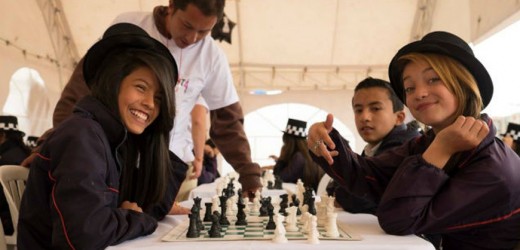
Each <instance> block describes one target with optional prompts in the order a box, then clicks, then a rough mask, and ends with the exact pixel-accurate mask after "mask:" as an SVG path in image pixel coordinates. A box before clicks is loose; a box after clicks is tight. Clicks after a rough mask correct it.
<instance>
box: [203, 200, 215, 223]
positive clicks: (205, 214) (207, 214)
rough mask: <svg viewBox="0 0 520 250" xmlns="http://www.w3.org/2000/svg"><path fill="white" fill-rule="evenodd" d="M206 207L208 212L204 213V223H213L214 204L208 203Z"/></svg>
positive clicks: (205, 204)
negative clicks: (212, 208) (212, 210)
mask: <svg viewBox="0 0 520 250" xmlns="http://www.w3.org/2000/svg"><path fill="white" fill-rule="evenodd" d="M204 206H206V212H205V213H204V219H203V220H204V221H207V222H209V221H211V214H212V213H211V207H212V206H213V203H211V202H206V203H204Z"/></svg>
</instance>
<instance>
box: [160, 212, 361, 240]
mask: <svg viewBox="0 0 520 250" xmlns="http://www.w3.org/2000/svg"><path fill="white" fill-rule="evenodd" d="M228 220H229V221H230V224H231V225H229V226H221V227H222V230H221V237H220V238H210V237H209V235H208V231H209V229H210V228H211V222H203V224H204V230H202V231H201V232H200V236H199V237H198V238H187V237H186V233H187V232H188V227H189V220H188V219H186V220H184V221H183V222H182V223H181V224H179V225H177V226H176V227H175V228H173V229H172V230H171V231H170V232H169V233H168V234H166V235H165V236H164V237H163V238H162V239H161V240H162V241H233V240H271V239H272V238H273V237H274V230H267V229H265V227H266V224H267V221H268V220H269V218H268V217H258V216H248V218H247V226H235V225H234V224H235V221H236V219H234V220H232V219H231V218H230V217H228ZM284 224H285V222H284ZM297 226H298V231H296V232H289V231H287V232H286V234H285V237H286V238H287V239H288V240H306V239H307V234H306V233H303V232H302V230H301V227H302V225H301V224H300V223H298V224H297ZM318 231H319V233H320V236H319V239H320V240H345V241H352V240H361V237H360V236H359V235H356V234H354V233H352V232H350V230H348V228H347V227H341V226H340V225H338V231H339V236H338V237H329V236H326V235H325V228H324V227H321V226H318Z"/></svg>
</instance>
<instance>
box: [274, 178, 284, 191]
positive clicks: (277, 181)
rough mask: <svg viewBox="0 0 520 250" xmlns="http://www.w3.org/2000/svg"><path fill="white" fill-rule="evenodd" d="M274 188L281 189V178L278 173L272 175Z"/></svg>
mask: <svg viewBox="0 0 520 250" xmlns="http://www.w3.org/2000/svg"><path fill="white" fill-rule="evenodd" d="M273 188H274V189H282V178H281V177H280V176H279V175H275V176H274V186H273Z"/></svg>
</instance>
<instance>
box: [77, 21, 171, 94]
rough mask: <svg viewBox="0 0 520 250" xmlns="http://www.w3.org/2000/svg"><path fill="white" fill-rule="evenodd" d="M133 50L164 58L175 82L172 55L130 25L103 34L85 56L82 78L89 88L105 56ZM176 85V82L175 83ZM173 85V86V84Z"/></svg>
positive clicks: (143, 32) (125, 24)
mask: <svg viewBox="0 0 520 250" xmlns="http://www.w3.org/2000/svg"><path fill="white" fill-rule="evenodd" d="M125 48H135V49H144V50H149V51H153V52H156V53H157V54H159V55H162V56H164V57H165V58H166V59H168V60H169V61H170V62H171V64H172V71H173V72H174V76H175V78H176V79H175V81H176V80H177V77H178V71H177V63H176V62H175V59H174V58H173V56H172V54H171V53H170V51H169V50H168V48H166V47H165V46H164V45H163V44H162V43H161V42H159V41H157V40H155V39H154V38H152V37H151V36H149V35H148V33H146V31H144V30H143V29H142V28H140V27H139V26H137V25H134V24H131V23H117V24H114V25H112V26H110V27H108V29H107V30H106V31H105V33H103V38H101V40H99V41H98V42H96V43H95V44H94V45H92V47H90V49H89V50H88V52H87V54H86V55H85V59H84V62H83V77H84V78H85V81H86V82H87V85H89V86H90V84H91V83H90V81H91V80H92V79H93V78H94V76H95V75H96V72H97V71H98V69H99V67H100V66H101V64H102V62H103V60H104V59H105V58H106V56H107V55H108V54H109V53H110V52H111V51H114V50H119V49H125ZM175 83H176V82H175ZM175 83H174V84H175Z"/></svg>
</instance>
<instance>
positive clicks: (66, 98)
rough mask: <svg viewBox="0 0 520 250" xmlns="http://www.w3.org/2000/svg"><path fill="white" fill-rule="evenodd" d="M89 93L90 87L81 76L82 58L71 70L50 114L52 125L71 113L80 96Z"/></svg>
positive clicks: (57, 123) (56, 124)
mask: <svg viewBox="0 0 520 250" xmlns="http://www.w3.org/2000/svg"><path fill="white" fill-rule="evenodd" d="M88 94H90V89H89V88H88V86H87V84H86V83H85V79H84V78H83V58H82V59H81V60H80V61H79V63H78V66H76V68H75V69H74V72H72V76H71V77H70V79H69V81H68V82H67V85H65V88H64V89H63V92H61V96H60V100H58V103H56V107H55V108H54V114H53V115H52V123H53V126H54V127H56V126H58V125H59V124H60V123H61V122H62V121H63V120H65V119H66V118H67V117H69V116H70V115H71V114H72V110H73V109H74V106H75V105H76V102H78V101H79V100H80V99H81V98H83V97H84V96H86V95H88Z"/></svg>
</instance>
